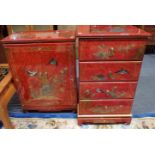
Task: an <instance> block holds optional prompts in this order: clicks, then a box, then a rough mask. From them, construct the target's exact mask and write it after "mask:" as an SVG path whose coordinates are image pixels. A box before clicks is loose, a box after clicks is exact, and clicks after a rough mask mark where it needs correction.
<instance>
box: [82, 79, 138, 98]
mask: <svg viewBox="0 0 155 155" xmlns="http://www.w3.org/2000/svg"><path fill="white" fill-rule="evenodd" d="M136 86H137V82H108V83H107V82H80V100H97V99H113V98H134V95H135V90H136Z"/></svg>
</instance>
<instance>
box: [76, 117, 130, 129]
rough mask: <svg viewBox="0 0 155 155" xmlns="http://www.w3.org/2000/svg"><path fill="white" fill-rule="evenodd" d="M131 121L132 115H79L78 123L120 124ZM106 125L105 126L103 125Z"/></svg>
mask: <svg viewBox="0 0 155 155" xmlns="http://www.w3.org/2000/svg"><path fill="white" fill-rule="evenodd" d="M130 122H131V116H130V115H129V116H128V117H110V118H108V117H86V118H85V117H83V118H81V117H78V124H79V125H81V124H90V123H95V124H118V123H125V124H129V123H130ZM103 127H104V126H103ZM98 128H102V126H98Z"/></svg>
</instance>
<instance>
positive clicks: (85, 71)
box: [80, 61, 141, 82]
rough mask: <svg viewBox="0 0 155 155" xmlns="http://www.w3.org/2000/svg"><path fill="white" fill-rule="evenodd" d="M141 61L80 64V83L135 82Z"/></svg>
mask: <svg viewBox="0 0 155 155" xmlns="http://www.w3.org/2000/svg"><path fill="white" fill-rule="evenodd" d="M140 68H141V61H133V62H131V61H115V62H114V61H108V62H80V81H94V82H95V81H129V80H130V81H135V80H138V77H139V73H140Z"/></svg>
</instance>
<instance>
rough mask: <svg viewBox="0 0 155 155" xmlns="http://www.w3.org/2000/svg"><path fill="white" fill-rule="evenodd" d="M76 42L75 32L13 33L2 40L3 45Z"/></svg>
mask: <svg viewBox="0 0 155 155" xmlns="http://www.w3.org/2000/svg"><path fill="white" fill-rule="evenodd" d="M68 41H75V32H74V31H68V30H62V31H61V30H57V31H38V32H37V31H31V32H20V33H13V34H11V35H9V36H8V37H6V38H4V39H3V40H2V42H3V43H11V44H12V43H38V42H40V43H47V42H68Z"/></svg>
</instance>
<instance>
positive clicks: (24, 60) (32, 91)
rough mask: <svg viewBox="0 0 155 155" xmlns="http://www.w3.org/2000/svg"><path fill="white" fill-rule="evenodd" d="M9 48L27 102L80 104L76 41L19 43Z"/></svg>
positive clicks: (15, 75)
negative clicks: (77, 91)
mask: <svg viewBox="0 0 155 155" xmlns="http://www.w3.org/2000/svg"><path fill="white" fill-rule="evenodd" d="M7 50H9V51H8V58H9V63H10V66H11V71H12V74H13V78H14V81H15V84H16V86H17V88H18V92H19V95H20V98H21V100H22V103H23V104H30V105H38V104H43V105H49V106H50V105H58V104H59V105H63V104H65V105H73V104H76V83H75V81H76V80H75V52H74V43H44V44H39V43H34V44H16V45H10V46H9V45H8V48H7Z"/></svg>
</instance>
